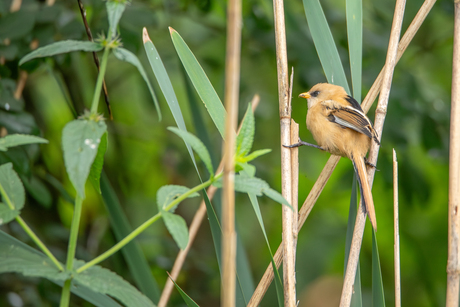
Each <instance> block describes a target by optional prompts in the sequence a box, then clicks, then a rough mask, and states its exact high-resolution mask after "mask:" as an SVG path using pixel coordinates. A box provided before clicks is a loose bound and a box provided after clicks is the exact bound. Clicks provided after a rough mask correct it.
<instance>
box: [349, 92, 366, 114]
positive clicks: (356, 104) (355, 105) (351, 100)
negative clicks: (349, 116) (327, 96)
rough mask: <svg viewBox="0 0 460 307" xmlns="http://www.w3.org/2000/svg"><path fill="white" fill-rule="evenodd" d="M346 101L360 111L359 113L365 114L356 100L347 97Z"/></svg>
mask: <svg viewBox="0 0 460 307" xmlns="http://www.w3.org/2000/svg"><path fill="white" fill-rule="evenodd" d="M345 100H346V101H348V102H349V103H350V104H351V106H352V107H353V108H355V109H357V110H359V111H361V112H363V113H364V111H363V109H361V105H360V104H359V103H358V102H357V101H356V99H354V98H353V97H351V96H350V95H347V97H346V98H345Z"/></svg>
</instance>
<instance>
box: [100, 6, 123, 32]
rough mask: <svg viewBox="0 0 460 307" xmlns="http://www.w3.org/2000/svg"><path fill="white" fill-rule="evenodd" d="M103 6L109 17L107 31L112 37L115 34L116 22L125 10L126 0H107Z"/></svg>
mask: <svg viewBox="0 0 460 307" xmlns="http://www.w3.org/2000/svg"><path fill="white" fill-rule="evenodd" d="M105 7H106V9H107V15H108V19H109V31H110V33H112V37H114V36H116V35H117V26H118V22H119V21H120V18H121V15H123V12H124V11H125V8H126V1H118V0H108V1H107V3H106V5H105Z"/></svg>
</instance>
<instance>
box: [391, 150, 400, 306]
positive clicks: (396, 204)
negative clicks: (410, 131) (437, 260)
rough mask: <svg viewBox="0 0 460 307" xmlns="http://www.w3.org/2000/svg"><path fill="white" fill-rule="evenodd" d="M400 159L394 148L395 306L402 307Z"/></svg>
mask: <svg viewBox="0 0 460 307" xmlns="http://www.w3.org/2000/svg"><path fill="white" fill-rule="evenodd" d="M398 195H399V194H398V161H397V160H396V151H395V149H394V148H393V215H394V241H395V243H394V244H395V248H394V254H395V255H394V257H395V307H401V265H400V253H399V201H398V198H399V196H398Z"/></svg>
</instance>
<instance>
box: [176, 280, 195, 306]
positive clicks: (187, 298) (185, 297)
mask: <svg viewBox="0 0 460 307" xmlns="http://www.w3.org/2000/svg"><path fill="white" fill-rule="evenodd" d="M169 279H171V281H172V282H173V283H174V285H175V286H176V289H177V291H179V294H180V296H182V299H183V300H184V302H185V304H187V306H188V307H200V306H199V305H198V304H197V303H195V301H194V300H192V298H191V297H190V296H188V295H187V293H185V292H184V290H182V289H181V287H179V285H178V284H177V283H176V282H175V281H174V279H172V278H171V276H169Z"/></svg>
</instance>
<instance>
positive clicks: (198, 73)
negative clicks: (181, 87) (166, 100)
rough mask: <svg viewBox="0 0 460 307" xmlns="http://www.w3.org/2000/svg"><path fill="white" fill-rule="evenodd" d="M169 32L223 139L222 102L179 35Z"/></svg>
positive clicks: (223, 115) (172, 30)
mask: <svg viewBox="0 0 460 307" xmlns="http://www.w3.org/2000/svg"><path fill="white" fill-rule="evenodd" d="M169 31H170V33H171V38H172V41H173V44H174V47H175V48H176V52H177V54H178V55H179V58H180V60H181V62H182V65H184V67H185V70H186V71H187V74H188V76H189V78H190V80H191V81H192V83H193V86H194V87H195V89H196V91H197V92H198V95H199V96H200V98H201V100H202V101H203V103H204V104H205V106H206V108H207V110H208V112H209V115H210V116H211V119H212V121H213V122H214V124H215V125H216V127H217V130H219V132H220V135H221V136H222V138H224V137H225V118H226V114H227V113H226V111H225V108H224V106H223V105H222V101H221V100H220V98H219V96H218V95H217V93H216V91H215V90H214V87H213V86H212V84H211V82H210V81H209V79H208V77H207V76H206V74H205V72H204V70H203V68H202V67H201V65H200V63H198V60H197V59H196V58H195V56H194V55H193V53H192V51H191V50H190V48H189V47H188V46H187V44H186V43H185V41H184V40H183V39H182V37H181V36H180V35H179V33H177V32H176V30H174V29H173V28H169Z"/></svg>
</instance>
